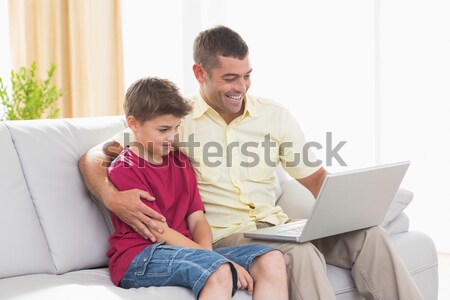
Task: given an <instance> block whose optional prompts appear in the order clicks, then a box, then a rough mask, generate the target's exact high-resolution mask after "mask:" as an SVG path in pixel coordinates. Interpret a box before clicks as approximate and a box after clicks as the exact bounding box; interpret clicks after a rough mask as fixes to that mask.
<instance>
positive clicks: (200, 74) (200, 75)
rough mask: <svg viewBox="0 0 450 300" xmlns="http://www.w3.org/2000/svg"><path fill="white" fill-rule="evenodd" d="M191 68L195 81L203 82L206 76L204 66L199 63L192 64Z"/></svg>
mask: <svg viewBox="0 0 450 300" xmlns="http://www.w3.org/2000/svg"><path fill="white" fill-rule="evenodd" d="M192 70H193V71H194V75H195V78H197V81H198V82H199V83H204V82H205V79H206V76H207V74H206V70H205V68H204V67H203V66H202V65H201V64H194V65H193V66H192Z"/></svg>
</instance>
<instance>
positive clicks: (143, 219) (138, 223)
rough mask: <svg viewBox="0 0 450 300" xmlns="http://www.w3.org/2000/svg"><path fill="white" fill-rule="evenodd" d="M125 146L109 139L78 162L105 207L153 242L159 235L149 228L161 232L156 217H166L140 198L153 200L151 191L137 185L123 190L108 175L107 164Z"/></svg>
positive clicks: (161, 218) (91, 187)
mask: <svg viewBox="0 0 450 300" xmlns="http://www.w3.org/2000/svg"><path fill="white" fill-rule="evenodd" d="M122 149H123V148H122V147H121V146H120V144H119V143H117V142H116V141H108V142H105V143H101V144H99V145H97V146H95V147H94V148H92V149H91V150H89V151H88V152H87V153H86V154H85V155H83V156H82V157H81V158H80V160H79V162H78V166H79V168H80V172H81V175H82V176H83V179H84V183H85V184H86V187H87V188H88V189H89V191H90V192H91V193H92V194H93V195H94V196H95V197H96V198H97V199H99V200H100V201H101V202H102V203H103V204H104V205H105V206H106V208H108V209H109V210H111V211H112V212H113V213H114V214H116V215H117V216H118V217H119V218H120V219H121V220H122V221H124V222H125V223H126V224H128V225H129V226H131V227H132V228H133V229H134V230H135V231H136V232H138V233H139V234H140V235H142V236H143V237H144V238H147V239H150V240H152V241H153V242H154V241H156V237H155V236H154V234H153V233H152V231H150V229H153V230H154V231H160V232H162V231H163V228H162V226H161V225H160V223H157V222H155V220H161V222H165V219H164V217H163V216H161V215H160V214H158V213H157V212H155V211H154V210H153V209H151V208H150V207H148V206H147V205H145V204H144V203H142V201H141V199H145V200H148V201H153V200H154V198H153V197H151V196H150V194H149V193H147V192H145V191H141V190H138V189H133V190H128V191H123V192H120V191H118V190H117V189H116V188H115V187H114V185H113V184H112V183H111V181H109V179H108V176H107V168H108V166H109V165H110V164H111V162H112V161H113V160H114V158H115V157H117V155H118V154H119V153H120V152H121V151H122Z"/></svg>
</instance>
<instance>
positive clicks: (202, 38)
mask: <svg viewBox="0 0 450 300" xmlns="http://www.w3.org/2000/svg"><path fill="white" fill-rule="evenodd" d="M193 50H194V62H195V63H196V64H201V65H202V66H203V67H204V68H205V69H206V72H208V73H210V72H211V70H212V69H213V68H215V67H217V65H218V59H217V57H218V56H225V57H234V58H239V59H244V58H245V57H246V56H247V55H248V46H247V44H246V43H245V41H244V40H243V39H242V38H241V36H240V35H239V34H238V33H237V32H235V31H233V30H231V29H230V28H228V27H225V26H216V27H213V28H211V29H208V30H205V31H202V32H200V33H199V34H198V36H197V37H196V38H195V41H194V49H193Z"/></svg>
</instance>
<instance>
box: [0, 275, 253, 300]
mask: <svg viewBox="0 0 450 300" xmlns="http://www.w3.org/2000/svg"><path fill="white" fill-rule="evenodd" d="M0 299H2V300H29V299H33V300H59V299H64V300H80V299H83V300H119V299H122V300H123V299H133V300H149V299H151V300H167V299H183V300H195V297H194V294H193V293H192V292H191V291H190V290H189V289H187V288H183V287H150V288H139V289H123V288H119V287H116V286H115V285H113V283H112V282H111V280H110V278H109V273H108V270H107V269H93V270H83V271H74V272H69V273H66V274H64V275H49V274H42V275H27V276H20V277H14V278H7V279H3V280H0ZM234 299H238V300H250V299H251V297H250V296H249V295H248V294H247V293H246V292H244V291H238V292H237V293H236V295H235V297H233V300H234Z"/></svg>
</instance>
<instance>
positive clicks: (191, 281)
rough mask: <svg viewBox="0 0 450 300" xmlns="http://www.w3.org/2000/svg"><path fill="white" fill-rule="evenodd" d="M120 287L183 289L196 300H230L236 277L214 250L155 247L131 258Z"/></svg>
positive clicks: (225, 261)
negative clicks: (180, 287) (187, 290)
mask: <svg viewBox="0 0 450 300" xmlns="http://www.w3.org/2000/svg"><path fill="white" fill-rule="evenodd" d="M121 286H122V287H124V288H137V287H149V286H183V287H187V288H190V289H192V291H193V292H194V294H195V296H196V298H199V299H231V297H232V295H234V293H235V292H236V289H237V275H236V270H235V268H234V266H233V265H232V264H231V263H230V261H229V260H228V259H226V258H225V257H223V256H221V255H220V254H218V253H215V252H214V251H207V250H200V249H191V248H184V247H177V246H168V245H164V244H157V245H152V246H149V247H147V248H146V249H144V250H143V251H142V252H141V253H139V254H138V255H137V256H136V257H135V258H134V260H133V262H132V263H131V265H130V266H129V268H128V270H127V272H126V274H125V276H124V277H123V279H122V281H121Z"/></svg>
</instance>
